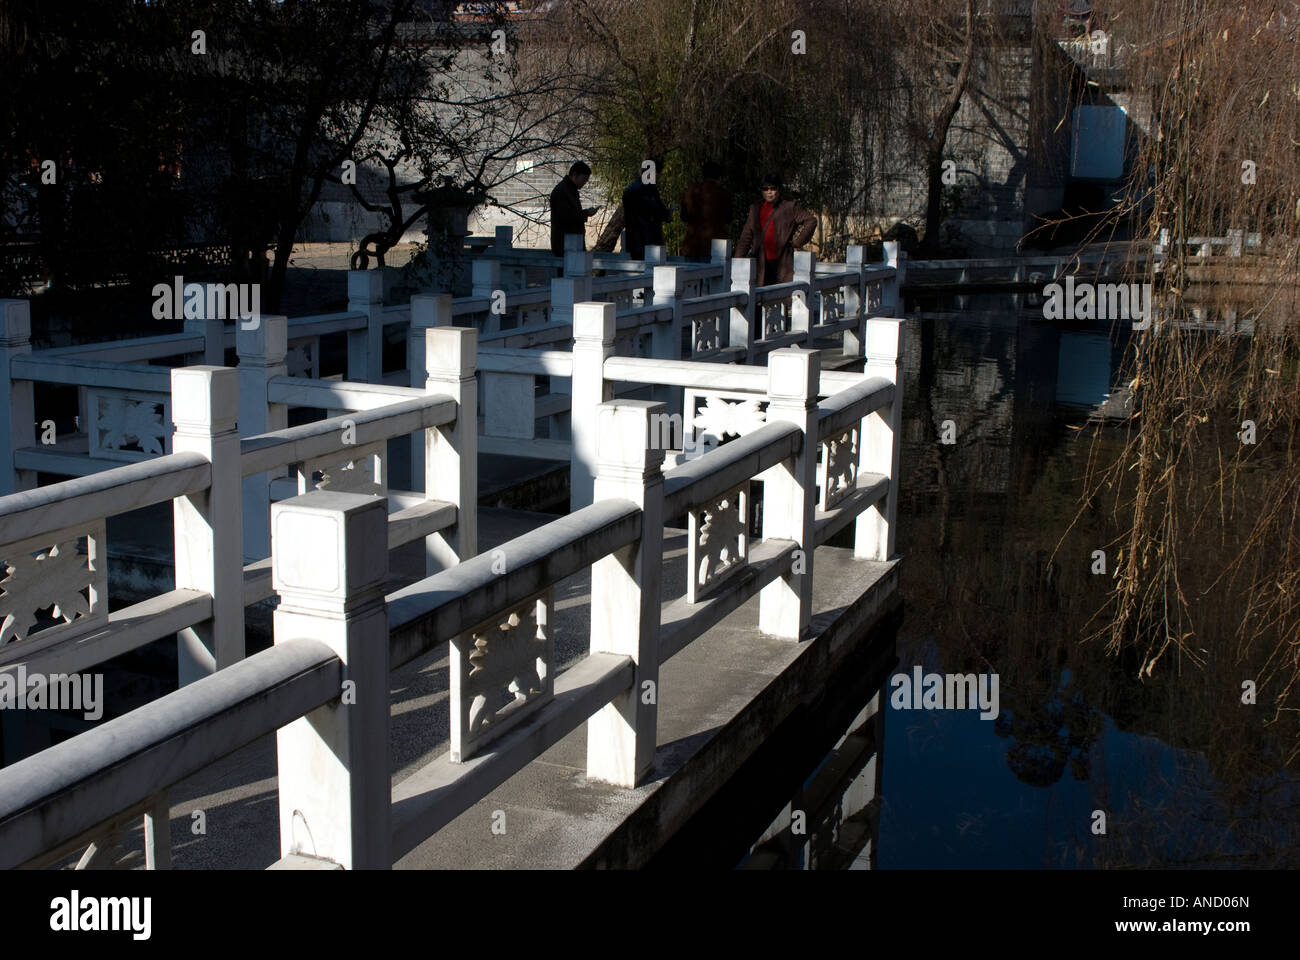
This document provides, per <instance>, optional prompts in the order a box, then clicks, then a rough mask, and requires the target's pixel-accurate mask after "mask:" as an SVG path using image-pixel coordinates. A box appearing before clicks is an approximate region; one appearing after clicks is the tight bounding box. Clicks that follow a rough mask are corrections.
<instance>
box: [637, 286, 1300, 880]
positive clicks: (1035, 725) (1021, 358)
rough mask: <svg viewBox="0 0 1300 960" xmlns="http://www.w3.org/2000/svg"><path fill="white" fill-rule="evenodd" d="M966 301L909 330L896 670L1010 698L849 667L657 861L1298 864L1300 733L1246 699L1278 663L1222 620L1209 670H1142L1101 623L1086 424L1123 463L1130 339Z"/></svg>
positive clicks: (835, 865) (1101, 536)
mask: <svg viewBox="0 0 1300 960" xmlns="http://www.w3.org/2000/svg"><path fill="white" fill-rule="evenodd" d="M951 306H952V305H951V303H931V304H927V305H926V311H925V312H918V313H915V314H913V315H912V316H911V317H910V319H909V322H908V324H907V327H906V334H905V336H906V347H905V364H906V366H905V377H906V382H905V391H906V398H907V400H906V404H907V409H906V414H905V421H904V437H903V480H902V493H901V497H900V504H899V524H900V526H899V533H898V547H899V550H900V552H901V553H902V554H903V556H904V566H903V597H904V601H905V608H904V613H903V616H902V620H901V623H900V624H899V626H898V630H897V637H896V651H897V667H896V668H895V669H894V670H892V671H890V673H891V675H892V676H893V677H894V678H899V677H900V676H902V675H907V676H909V677H910V676H911V674H912V672H913V670H914V668H916V667H920V668H921V669H922V671H923V673H930V672H934V673H939V674H947V675H966V674H970V675H976V676H981V675H983V676H987V677H991V676H992V675H996V676H997V679H998V687H997V692H998V697H997V700H998V702H997V710H996V716H994V715H993V713H992V712H990V713H989V715H988V717H987V718H984V719H982V718H981V713H980V711H979V710H978V709H902V708H901V706H902V700H901V696H902V694H901V686H902V684H901V680H896V681H889V680H888V678H884V677H882V678H880V679H875V680H872V679H871V678H868V677H866V676H863V677H861V678H860V679H861V682H858V683H856V684H854V683H853V682H848V685H847V686H846V687H844V688H843V689H841V690H840V691H837V692H835V693H834V695H829V694H828V695H827V696H824V697H822V698H821V701H820V702H819V703H820V705H819V706H818V707H817V708H815V709H814V710H806V711H802V712H801V716H800V717H799V720H798V722H797V724H795V725H794V726H792V728H791V730H790V731H788V732H787V735H785V736H783V737H781V738H780V739H779V742H770V743H765V744H764V745H763V747H762V748H761V749H760V751H759V752H758V754H757V755H756V757H755V758H754V760H752V761H751V762H750V763H749V764H747V765H746V767H745V769H744V770H743V771H742V773H741V775H740V776H738V777H737V782H736V783H735V784H732V785H729V786H728V788H727V790H726V792H725V794H724V795H722V796H720V797H718V798H716V799H715V800H714V801H713V802H711V803H710V804H708V805H707V806H706V808H705V810H704V811H702V812H701V814H700V815H699V816H698V817H696V818H695V820H694V821H692V823H691V824H690V825H689V826H688V827H687V828H686V829H685V830H684V831H683V832H682V833H681V834H680V835H679V836H678V837H676V838H675V839H674V840H673V841H672V843H670V845H669V846H668V847H667V848H666V849H665V851H664V854H663V855H662V856H661V857H660V859H659V861H657V865H664V866H668V865H673V866H681V865H687V864H689V865H698V866H705V865H713V866H745V867H755V868H769V869H782V868H797V869H807V868H814V869H816V868H831V869H840V868H846V867H848V868H863V867H868V868H869V867H875V868H885V869H888V868H976V867H985V868H1043V867H1052V868H1083V869H1088V868H1110V867H1159V866H1166V867H1198V866H1199V867H1222V866H1238V867H1260V868H1264V867H1295V866H1297V865H1300V842H1298V841H1300V784H1298V782H1297V777H1296V774H1295V771H1294V769H1290V770H1289V769H1288V768H1287V767H1286V765H1285V763H1284V757H1285V755H1286V752H1287V749H1288V748H1289V739H1290V736H1291V734H1293V732H1294V731H1292V730H1282V729H1280V727H1281V726H1283V725H1270V723H1269V721H1270V718H1271V711H1269V710H1267V709H1266V708H1263V707H1258V708H1256V707H1252V706H1247V705H1243V704H1242V703H1241V696H1240V694H1241V681H1242V679H1243V678H1249V677H1253V676H1256V675H1257V673H1256V667H1257V665H1256V664H1252V663H1242V662H1239V661H1238V659H1237V657H1236V644H1235V638H1232V637H1228V636H1221V637H1219V636H1211V635H1207V636H1203V637H1201V638H1200V642H1201V643H1203V644H1205V646H1204V649H1203V650H1202V656H1203V659H1204V661H1205V662H1204V664H1203V665H1200V666H1198V665H1194V664H1191V663H1187V662H1179V661H1177V660H1172V661H1170V662H1162V664H1161V666H1162V669H1161V670H1159V671H1157V672H1156V673H1155V674H1154V675H1153V676H1150V677H1143V678H1139V676H1138V662H1137V660H1136V658H1134V657H1131V656H1129V655H1127V654H1123V653H1122V654H1120V655H1118V656H1116V655H1111V654H1108V653H1107V652H1106V651H1105V650H1104V649H1103V646H1102V644H1101V642H1100V641H1094V640H1089V639H1088V637H1089V636H1090V635H1091V634H1092V633H1093V632H1094V631H1096V630H1097V628H1098V626H1099V625H1100V621H1098V620H1097V619H1095V615H1096V614H1097V613H1098V611H1099V610H1101V608H1102V605H1103V602H1104V599H1105V596H1106V586H1107V583H1108V577H1106V576H1099V575H1097V573H1099V572H1100V571H1097V572H1094V571H1095V570H1096V567H1097V563H1096V559H1095V558H1096V554H1095V553H1094V551H1096V550H1098V549H1102V548H1105V547H1106V546H1107V545H1108V544H1110V543H1112V541H1113V540H1114V538H1115V536H1116V533H1117V532H1118V530H1119V527H1118V526H1117V525H1116V522H1115V518H1114V517H1113V516H1112V515H1111V513H1110V512H1109V511H1108V510H1106V509H1103V508H1102V507H1101V506H1100V505H1090V506H1089V507H1088V509H1085V510H1082V511H1081V510H1080V505H1081V501H1082V492H1083V489H1084V486H1083V475H1084V472H1085V468H1086V465H1087V460H1088V457H1089V453H1090V448H1091V441H1090V440H1088V439H1086V438H1084V431H1083V430H1081V429H1080V428H1081V427H1082V426H1083V425H1084V424H1085V423H1086V422H1087V421H1088V420H1089V418H1093V419H1094V421H1095V420H1096V419H1098V418H1100V419H1102V420H1104V421H1106V422H1107V425H1106V426H1105V427H1103V429H1102V436H1101V440H1100V444H1101V446H1100V453H1101V455H1102V456H1105V455H1107V454H1108V453H1113V452H1114V451H1115V450H1116V449H1117V448H1118V445H1119V444H1121V443H1122V442H1123V432H1124V425H1123V424H1124V421H1123V414H1124V412H1125V411H1124V408H1123V405H1122V404H1116V403H1115V402H1114V401H1115V399H1116V397H1117V396H1119V395H1121V394H1122V393H1123V390H1122V387H1120V386H1119V385H1117V378H1118V370H1119V366H1120V362H1121V359H1122V356H1123V351H1124V349H1125V348H1126V338H1127V336H1128V332H1127V331H1112V330H1109V329H1107V327H1108V326H1109V324H1095V325H1089V324H1076V325H1073V326H1069V325H1061V324H1054V323H1050V322H1046V321H1044V320H1043V319H1042V314H1041V311H1040V310H1034V311H1022V310H1020V309H1018V306H1017V304H1016V303H1015V301H1008V299H1007V298H1006V297H1005V296H1002V297H999V296H997V295H989V296H987V297H980V296H973V297H969V298H967V299H966V300H965V301H964V302H963V303H962V304H961V307H962V309H959V310H953V309H951ZM945 434H946V435H947V438H949V439H951V440H952V441H953V442H951V443H943V442H941V438H942V437H944V436H945ZM882 679H883V680H885V681H886V685H885V686H884V687H883V689H882V687H881V680H882ZM854 690H855V692H854ZM877 692H879V699H878V701H877V702H878V703H879V704H880V708H881V713H882V716H881V717H880V718H878V719H874V718H873V719H867V717H866V713H864V711H866V712H869V711H868V707H869V706H870V705H871V703H872V699H873V697H875V696H876V694H877ZM917 706H921V705H920V704H918V705H917ZM817 710H820V711H822V715H814V714H815V713H816V712H817ZM877 743H881V744H883V749H881V750H880V751H879V758H880V759H878V760H877V759H876V750H875V746H876V744H877ZM832 774H833V775H835V776H837V777H838V779H837V781H836V782H835V783H834V784H828V783H826V782H825V781H826V779H827V777H828V776H831V775H832ZM877 786H879V791H878V792H879V797H878V798H876V799H872V798H871V797H872V795H874V794H875V793H876V792H877V790H876V787H877ZM805 806H806V807H807V809H805ZM800 812H801V813H802V814H803V817H802V818H798V817H796V816H795V814H796V813H800ZM1103 818H1104V820H1103ZM799 826H802V827H803V830H802V831H800V830H799V829H798V827H799ZM1103 828H1104V833H1102V832H1101V831H1102V829H1103Z"/></svg>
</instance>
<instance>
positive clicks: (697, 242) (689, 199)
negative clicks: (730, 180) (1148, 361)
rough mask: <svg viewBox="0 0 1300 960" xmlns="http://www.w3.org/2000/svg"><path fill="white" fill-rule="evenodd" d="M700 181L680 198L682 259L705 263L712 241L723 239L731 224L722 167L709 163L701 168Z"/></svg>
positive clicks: (688, 188) (729, 194)
mask: <svg viewBox="0 0 1300 960" xmlns="http://www.w3.org/2000/svg"><path fill="white" fill-rule="evenodd" d="M703 172H704V179H703V180H701V181H700V182H699V183H693V184H691V185H690V186H689V187H687V188H686V192H685V193H684V194H682V221H683V222H684V223H685V224H686V239H685V240H683V241H682V255H683V256H687V257H693V258H695V259H704V260H707V259H708V258H709V257H710V256H711V255H712V253H713V241H714V240H726V239H727V226H728V225H729V224H730V223H731V191H729V190H728V189H727V188H726V187H724V186H723V185H722V167H720V166H718V165H717V164H716V163H714V162H713V161H712V160H710V161H708V162H707V163H705V164H704V171H703Z"/></svg>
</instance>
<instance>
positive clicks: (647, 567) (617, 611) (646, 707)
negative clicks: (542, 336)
mask: <svg viewBox="0 0 1300 960" xmlns="http://www.w3.org/2000/svg"><path fill="white" fill-rule="evenodd" d="M664 410H665V407H664V405H663V404H662V403H653V402H651V401H648V400H617V401H614V402H611V403H602V404H601V405H600V406H599V407H598V408H597V409H596V430H597V448H598V451H599V460H598V465H597V472H596V486H595V495H596V499H597V500H605V499H608V498H611V497H617V498H619V499H623V500H631V501H632V502H634V503H635V504H636V505H637V506H639V507H640V508H641V536H640V538H639V539H638V540H636V541H634V542H633V543H631V544H629V545H627V546H626V547H621V548H620V549H618V550H615V551H614V552H613V553H611V554H609V555H608V556H605V557H602V558H601V559H599V560H597V561H596V562H595V563H593V564H592V566H591V651H592V653H615V654H622V655H624V656H628V657H631V658H632V662H633V663H634V664H635V671H634V673H633V681H632V685H631V686H630V687H629V688H628V689H627V690H625V691H623V692H622V693H620V694H619V695H618V696H617V697H615V698H614V699H613V700H611V701H610V702H609V703H608V704H606V705H605V706H604V707H602V708H601V710H600V712H599V713H597V714H595V715H594V716H592V717H591V719H590V720H588V721H587V777H588V778H589V779H592V780H603V781H606V782H608V783H614V784H617V785H619V786H622V787H635V786H636V785H637V783H638V782H639V781H640V779H641V778H642V777H644V776H645V775H646V774H647V773H649V772H650V770H651V769H652V768H653V766H654V756H655V743H656V740H655V735H656V723H657V710H658V707H657V704H658V701H659V691H658V687H659V581H660V577H661V576H662V571H663V534H664V516H663V514H664V482H663V474H662V472H661V468H662V465H663V459H664V453H663V451H662V450H660V449H658V448H657V447H656V446H655V445H654V443H653V440H652V432H651V427H652V425H653V424H655V423H656V418H658V417H662V416H663V415H664Z"/></svg>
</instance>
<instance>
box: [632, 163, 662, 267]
mask: <svg viewBox="0 0 1300 960" xmlns="http://www.w3.org/2000/svg"><path fill="white" fill-rule="evenodd" d="M651 162H652V163H653V164H654V176H655V180H656V181H657V180H658V178H659V175H660V174H661V173H662V172H663V158H662V157H655V158H653V159H652V160H651ZM672 218H673V212H672V211H671V210H669V209H668V208H667V207H665V206H664V202H663V200H662V199H660V197H659V184H658V183H657V182H653V183H646V182H645V180H644V178H642V177H637V178H636V179H635V180H633V181H632V182H631V183H630V184H628V186H627V189H626V190H624V191H623V224H624V226H623V229H625V230H626V231H627V233H626V235H625V239H624V243H623V249H624V250H626V251H627V253H628V254H629V255H630V256H631V257H632V259H633V260H644V259H645V248H646V245H647V244H657V245H659V246H663V242H664V224H665V223H667V222H668V221H669V220H671V219H672Z"/></svg>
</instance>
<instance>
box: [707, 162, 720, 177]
mask: <svg viewBox="0 0 1300 960" xmlns="http://www.w3.org/2000/svg"><path fill="white" fill-rule="evenodd" d="M704 179H705V180H721V179H722V166H721V165H720V164H717V163H714V162H713V161H712V160H705V161H704Z"/></svg>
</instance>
